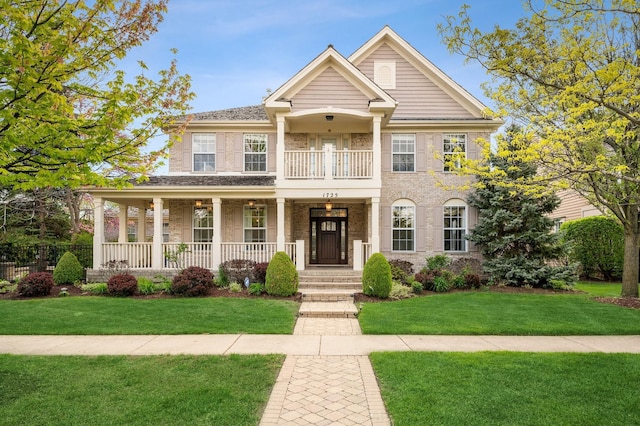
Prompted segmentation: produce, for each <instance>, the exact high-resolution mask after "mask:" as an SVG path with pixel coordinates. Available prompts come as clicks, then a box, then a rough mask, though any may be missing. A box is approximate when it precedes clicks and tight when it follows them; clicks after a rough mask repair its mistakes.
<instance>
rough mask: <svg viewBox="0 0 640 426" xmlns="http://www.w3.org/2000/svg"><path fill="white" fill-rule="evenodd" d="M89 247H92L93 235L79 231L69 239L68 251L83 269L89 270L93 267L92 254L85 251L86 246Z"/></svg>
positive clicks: (89, 251)
mask: <svg viewBox="0 0 640 426" xmlns="http://www.w3.org/2000/svg"><path fill="white" fill-rule="evenodd" d="M91 245H93V234H91V233H90V232H87V231H80V232H79V233H77V234H75V235H74V236H73V237H71V247H70V248H69V250H70V251H71V252H72V253H73V254H75V255H76V257H77V258H78V262H80V264H81V265H82V267H83V268H91V266H92V265H93V254H92V252H91V250H87V249H86V246H91Z"/></svg>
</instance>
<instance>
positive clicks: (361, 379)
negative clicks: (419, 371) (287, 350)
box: [260, 317, 391, 426]
mask: <svg viewBox="0 0 640 426" xmlns="http://www.w3.org/2000/svg"><path fill="white" fill-rule="evenodd" d="M293 334H294V335H315V336H327V335H332V336H356V335H361V334H362V332H361V331H360V325H359V323H358V320H357V319H355V318H305V317H299V318H298V321H297V322H296V326H295V329H294V331H293ZM390 424H391V422H390V420H389V416H388V415H387V412H386V410H385V408H384V403H383V401H382V396H381V395H380V389H379V388H378V383H377V381H376V377H375V374H374V373H373V368H372V366H371V362H370V361H369V358H368V357H367V356H364V355H342V356H339V355H338V356H336V355H332V356H300V355H289V356H287V358H286V359H285V362H284V365H283V366H282V370H281V371H280V374H279V375H278V379H277V381H276V385H275V386H274V388H273V390H272V392H271V397H270V398H269V402H268V404H267V407H266V409H265V411H264V414H263V416H262V421H261V422H260V426H276V425H296V426H301V425H369V426H383V425H390Z"/></svg>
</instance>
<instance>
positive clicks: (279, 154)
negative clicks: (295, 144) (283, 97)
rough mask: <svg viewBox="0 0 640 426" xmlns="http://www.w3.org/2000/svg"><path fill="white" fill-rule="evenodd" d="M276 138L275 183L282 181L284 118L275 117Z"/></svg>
mask: <svg viewBox="0 0 640 426" xmlns="http://www.w3.org/2000/svg"><path fill="white" fill-rule="evenodd" d="M276 121H277V136H276V181H282V180H284V167H285V165H284V125H285V119H284V117H281V116H277V117H276Z"/></svg>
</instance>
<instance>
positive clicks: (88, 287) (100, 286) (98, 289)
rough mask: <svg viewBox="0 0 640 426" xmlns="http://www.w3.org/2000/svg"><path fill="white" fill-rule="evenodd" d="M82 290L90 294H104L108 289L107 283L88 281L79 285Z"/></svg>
mask: <svg viewBox="0 0 640 426" xmlns="http://www.w3.org/2000/svg"><path fill="white" fill-rule="evenodd" d="M80 289H81V290H82V291H86V292H88V293H91V294H106V293H107V292H108V291H109V287H107V283H90V284H83V285H82V286H80Z"/></svg>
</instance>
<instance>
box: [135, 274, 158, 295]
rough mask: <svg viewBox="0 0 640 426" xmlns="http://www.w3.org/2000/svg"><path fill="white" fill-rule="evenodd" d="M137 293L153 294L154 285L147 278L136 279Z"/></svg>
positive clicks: (154, 290)
mask: <svg viewBox="0 0 640 426" xmlns="http://www.w3.org/2000/svg"><path fill="white" fill-rule="evenodd" d="M138 291H139V292H140V293H142V294H147V295H148V294H153V293H155V292H156V284H155V283H154V282H153V281H151V280H150V279H149V278H145V277H140V278H138Z"/></svg>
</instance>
